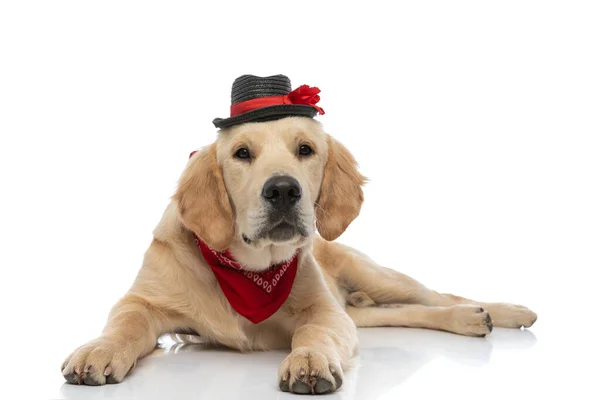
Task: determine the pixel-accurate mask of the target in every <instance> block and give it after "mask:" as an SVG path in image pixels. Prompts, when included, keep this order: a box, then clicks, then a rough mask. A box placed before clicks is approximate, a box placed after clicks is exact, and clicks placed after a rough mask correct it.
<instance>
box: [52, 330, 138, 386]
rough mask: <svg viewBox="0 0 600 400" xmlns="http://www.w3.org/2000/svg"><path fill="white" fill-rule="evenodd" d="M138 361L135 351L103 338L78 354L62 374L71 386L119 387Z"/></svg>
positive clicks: (67, 363)
mask: <svg viewBox="0 0 600 400" xmlns="http://www.w3.org/2000/svg"><path fill="white" fill-rule="evenodd" d="M135 361H136V358H135V356H134V351H133V349H127V348H126V347H124V346H123V344H119V343H117V342H116V341H114V340H110V339H105V338H102V337H101V338H98V339H96V340H93V341H91V342H89V343H87V344H85V345H84V346H81V347H80V348H78V349H77V350H75V351H74V352H73V354H71V355H70V356H69V357H67V359H66V360H65V362H64V363H63V365H62V367H61V372H62V374H63V376H64V377H65V380H66V381H67V382H68V383H72V384H76V385H90V386H98V385H104V384H105V383H119V382H121V381H122V380H123V378H125V375H127V373H128V372H129V370H130V369H131V368H132V367H133V365H134V364H135Z"/></svg>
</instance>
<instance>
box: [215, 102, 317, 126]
mask: <svg viewBox="0 0 600 400" xmlns="http://www.w3.org/2000/svg"><path fill="white" fill-rule="evenodd" d="M315 115H317V110H316V109H315V108H314V107H311V106H306V105H304V104H278V105H276V106H269V107H263V108H259V109H256V110H252V111H248V112H246V113H243V114H240V115H236V116H235V117H230V118H215V119H213V124H214V126H215V127H217V128H219V129H224V128H229V127H231V126H234V125H239V124H243V123H246V122H264V121H273V120H276V119H281V118H285V117H293V116H296V117H309V118H313V117H314V116H315Z"/></svg>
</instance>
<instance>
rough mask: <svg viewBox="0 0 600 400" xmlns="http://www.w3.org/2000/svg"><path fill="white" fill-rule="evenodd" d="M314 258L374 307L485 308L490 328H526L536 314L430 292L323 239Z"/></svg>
mask: <svg viewBox="0 0 600 400" xmlns="http://www.w3.org/2000/svg"><path fill="white" fill-rule="evenodd" d="M314 254H315V258H316V259H317V261H318V262H319V264H320V265H321V267H322V268H323V269H324V270H326V272H327V273H329V274H330V275H332V276H333V277H334V278H335V279H336V281H337V282H338V283H339V285H341V286H343V287H345V288H347V289H348V290H350V291H351V292H352V291H360V292H364V293H366V294H367V295H368V296H369V297H370V298H371V299H372V300H373V301H374V302H375V303H376V304H389V303H400V304H421V305H425V306H435V307H451V306H455V305H461V304H471V305H476V306H479V307H483V308H484V309H486V310H487V311H488V312H489V313H490V315H491V318H492V321H493V324H494V326H497V327H505V328H520V327H521V326H524V327H530V326H531V325H533V323H534V322H535V321H536V319H537V315H536V314H535V313H534V312H533V311H531V310H529V309H528V308H526V307H523V306H519V305H514V304H508V303H483V302H478V301H474V300H469V299H466V298H463V297H458V296H454V295H451V294H443V293H438V292H436V291H433V290H430V289H428V288H427V287H425V286H424V285H423V284H421V283H419V282H418V281H416V280H415V279H412V278H411V277H409V276H407V275H404V274H402V273H400V272H398V271H395V270H392V269H390V268H385V267H382V266H380V265H378V264H376V263H375V262H374V261H373V260H371V259H370V258H369V257H367V256H366V255H364V254H362V253H360V252H359V251H357V250H355V249H352V248H350V247H348V246H345V245H342V244H340V243H335V242H326V241H324V240H323V239H318V240H315V246H314Z"/></svg>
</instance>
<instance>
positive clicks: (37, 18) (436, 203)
mask: <svg viewBox="0 0 600 400" xmlns="http://www.w3.org/2000/svg"><path fill="white" fill-rule="evenodd" d="M395 3H396V2H395ZM391 4H392V2H378V1H370V2H366V3H365V2H360V3H354V2H316V1H294V2H283V1H273V2H258V1H252V2H244V3H242V2H240V3H230V2H225V1H219V2H210V3H208V2H153V1H152V2H150V1H135V2H134V1H103V2H86V1H53V2H49V1H39V2H32V1H19V2H17V1H5V2H2V3H0V176H1V186H0V192H1V196H0V202H1V207H0V218H1V219H0V249H1V250H0V251H1V253H0V256H1V258H0V265H1V266H2V278H1V283H0V285H1V294H0V295H1V296H2V317H1V318H0V323H1V324H2V335H3V338H4V340H3V344H4V347H5V349H4V354H3V356H2V357H3V361H2V362H1V363H0V364H2V367H1V368H2V370H3V374H2V375H3V386H4V388H2V389H1V390H3V391H9V392H10V391H11V390H16V391H17V394H14V393H13V396H11V398H14V397H15V396H18V393H20V394H21V395H23V396H24V393H25V392H26V391H29V390H31V391H33V392H31V393H30V394H32V393H35V394H32V396H34V397H35V398H56V397H59V389H60V386H61V384H62V377H61V376H60V373H59V366H60V364H61V362H62V360H63V359H64V357H65V356H66V355H67V354H68V353H69V352H70V351H71V350H73V349H74V348H75V347H76V346H78V345H80V344H82V343H83V342H85V341H86V340H88V339H91V338H93V337H94V336H95V335H97V334H98V333H99V331H100V330H101V328H102V326H103V324H104V321H105V317H106V314H107V312H108V310H109V308H110V306H112V304H113V303H114V302H115V301H116V300H117V299H118V298H119V296H121V295H122V294H123V293H124V292H125V291H126V290H127V288H128V286H129V285H130V283H131V282H132V280H133V279H134V277H135V274H136V272H137V270H138V268H139V266H140V262H141V258H142V255H143V252H144V251H145V249H146V247H147V246H148V244H149V242H150V240H151V231H152V229H153V228H154V226H155V224H156V223H157V222H158V220H159V219H160V216H161V213H162V211H163V209H164V207H165V206H166V204H167V202H168V200H169V197H170V196H171V195H172V193H173V191H174V188H175V184H176V181H177V178H178V177H179V174H180V172H181V171H182V168H183V167H184V165H185V163H186V161H187V157H188V154H189V152H190V151H192V150H194V149H196V148H198V147H200V146H203V145H206V144H208V143H210V142H211V141H212V140H213V139H214V138H215V132H216V131H215V128H214V127H213V125H212V123H211V121H212V119H213V118H215V117H226V116H227V114H228V109H229V95H230V93H229V92H230V87H231V83H232V82H233V80H234V79H235V78H236V77H237V76H239V75H242V74H246V73H251V74H256V75H263V76H266V75H271V74H278V73H283V74H286V75H288V76H289V77H290V78H291V80H292V85H293V86H294V87H295V86H298V85H300V84H309V85H311V86H318V87H319V88H321V90H322V93H321V99H322V100H321V103H320V105H321V106H322V107H323V108H324V109H325V111H326V114H325V115H324V116H322V117H319V120H321V121H322V122H323V124H324V127H325V129H326V130H327V131H328V132H330V133H331V134H333V135H334V136H335V137H336V138H338V139H339V140H340V141H341V142H343V143H344V144H345V145H346V146H347V147H348V148H349V149H350V150H351V151H352V152H353V153H354V155H355V156H356V158H357V159H358V161H359V162H360V165H361V170H362V172H363V173H364V174H365V175H367V176H368V177H369V178H370V180H371V181H370V183H369V184H368V186H367V187H366V191H365V193H366V196H365V197H366V202H365V205H364V208H363V210H362V213H361V215H360V217H359V218H358V219H357V220H356V221H355V222H354V223H353V224H352V225H351V227H350V229H349V230H348V231H347V232H346V233H345V234H344V235H343V236H342V237H341V238H340V241H342V242H344V243H347V244H350V245H353V246H356V247H357V248H359V249H360V250H362V251H365V252H366V253H368V254H370V255H371V256H372V257H373V258H374V259H375V260H376V261H378V262H380V263H381V264H383V265H386V266H389V267H392V268H396V269H398V270H401V271H403V272H405V273H407V274H409V275H411V276H413V277H415V278H417V279H419V280H421V281H422V282H424V283H425V284H426V285H428V286H430V287H432V288H434V289H436V290H440V291H446V292H452V293H456V294H460V295H463V296H467V297H472V298H476V299H479V300H483V301H509V302H516V303H520V304H524V305H527V306H528V307H530V308H532V309H533V310H534V311H536V312H537V313H538V314H539V321H538V323H537V324H536V325H535V326H534V327H533V328H532V329H531V331H532V332H533V333H535V335H536V337H537V341H538V343H537V344H536V348H537V350H536V352H535V353H531V355H530V356H528V357H529V358H530V359H532V357H534V358H535V359H534V362H533V364H531V365H535V366H536V367H535V368H530V369H526V370H524V371H522V372H519V379H518V380H517V381H516V382H515V381H510V380H509V381H508V382H507V381H505V380H504V378H502V379H501V378H498V379H495V375H494V372H493V370H490V372H489V374H491V375H489V376H488V377H487V378H486V379H487V381H486V382H489V383H490V384H491V387H488V389H487V390H489V392H488V393H487V394H486V395H485V397H486V398H490V396H491V397H492V398H494V396H495V395H497V396H500V395H504V394H506V395H509V394H511V393H512V394H514V395H518V394H535V393H538V394H539V393H540V392H553V393H560V392H561V391H564V393H571V394H573V393H575V392H578V391H579V392H580V393H586V390H587V389H586V387H587V385H589V384H591V383H593V381H592V380H593V379H597V370H596V372H595V373H592V371H591V369H590V368H593V366H594V365H596V367H597V364H596V362H597V356H598V353H597V348H595V345H594V343H595V342H594V341H593V340H595V339H594V338H595V336H594V335H596V334H597V331H596V330H595V329H596V328H598V322H597V307H598V303H599V302H598V298H597V294H596V290H595V289H596V287H597V285H598V280H597V278H595V276H597V269H598V267H599V266H600V246H599V245H600V157H599V154H600V140H599V134H600V112H599V111H600V73H599V71H600V55H599V54H600V53H599V50H600V24H599V23H598V21H599V19H600V13H599V8H598V3H597V2H593V1H590V2H584V1H568V2H567V1H564V2H558V1H505V2H494V3H492V2H481V1H458V2H449V1H441V2H434V1H427V2H410V3H407V4H405V3H398V4H394V5H393V6H392V5H391ZM519 362H520V361H519V357H516V358H514V359H511V361H510V362H509V363H508V364H507V365H506V366H505V367H506V368H508V370H510V369H512V368H516V365H517V364H518V363H519ZM589 362H591V364H588V363H589ZM511 363H513V364H511ZM449 368H450V367H449ZM450 369H451V368H450ZM6 373H8V375H7V374H6ZM273 374H274V372H273ZM444 374H445V372H444V371H443V370H442V371H441V372H440V376H444ZM416 376H417V378H415V379H417V381H416V382H419V386H418V387H417V386H414V385H413V386H409V387H412V388H413V389H414V391H415V393H421V392H419V391H423V390H426V391H427V393H433V392H431V391H435V390H436V388H437V390H440V391H442V393H443V394H444V395H445V396H446V397H448V396H450V397H452V394H456V396H459V395H460V396H463V397H462V398H465V396H466V395H465V393H467V394H468V393H470V392H469V391H470V390H471V389H468V388H467V387H465V388H464V390H461V388H460V387H457V388H453V389H452V390H450V391H448V386H447V385H448V382H449V381H448V380H446V381H443V382H444V384H443V385H439V387H438V385H436V382H437V381H436V379H438V378H435V377H433V376H428V375H427V373H420V374H418V375H416ZM436 376H437V375H436ZM273 379H274V375H273ZM478 379H481V376H480V378H478ZM511 379H516V378H515V377H513V378H511ZM468 381H469V380H465V382H468ZM471 384H472V383H471ZM405 385H408V383H406V384H405ZM23 390H25V391H23ZM273 390H274V389H273ZM395 390H396V391H397V393H408V392H403V389H402V384H399V386H398V387H397V388H396V389H395ZM454 390H456V392H455V391H454ZM478 390H479V389H478ZM481 390H484V389H483V388H481ZM474 392H476V390H475V391H474ZM388 394H389V393H388ZM63 395H64V393H63ZM473 395H474V396H476V395H477V394H476V393H473ZM0 397H6V398H9V397H8V396H3V395H0ZM466 397H468V396H466ZM267 398H268V397H267ZM382 398H383V397H382ZM473 398H475V397H473Z"/></svg>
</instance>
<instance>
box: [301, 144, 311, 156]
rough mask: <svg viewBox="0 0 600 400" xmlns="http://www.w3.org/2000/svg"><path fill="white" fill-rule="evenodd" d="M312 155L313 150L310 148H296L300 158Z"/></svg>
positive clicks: (304, 145)
mask: <svg viewBox="0 0 600 400" xmlns="http://www.w3.org/2000/svg"><path fill="white" fill-rule="evenodd" d="M312 153H313V149H311V147H310V146H308V145H306V144H303V145H302V146H300V147H299V148H298V154H299V155H301V156H310V155H311V154H312Z"/></svg>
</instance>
